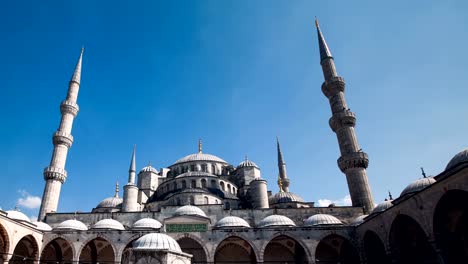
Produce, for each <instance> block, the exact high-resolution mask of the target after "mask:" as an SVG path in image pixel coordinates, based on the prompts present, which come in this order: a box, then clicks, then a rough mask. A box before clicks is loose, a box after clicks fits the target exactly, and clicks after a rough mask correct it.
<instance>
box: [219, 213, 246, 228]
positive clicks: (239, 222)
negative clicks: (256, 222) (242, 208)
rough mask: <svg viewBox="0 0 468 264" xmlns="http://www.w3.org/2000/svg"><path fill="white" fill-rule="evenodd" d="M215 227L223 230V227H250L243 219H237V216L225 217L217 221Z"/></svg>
mask: <svg viewBox="0 0 468 264" xmlns="http://www.w3.org/2000/svg"><path fill="white" fill-rule="evenodd" d="M215 226H216V227H219V228H223V227H250V225H249V223H247V221H245V220H244V219H242V218H240V217H237V216H226V217H224V218H222V219H221V220H219V221H218V222H217V223H216V225H215Z"/></svg>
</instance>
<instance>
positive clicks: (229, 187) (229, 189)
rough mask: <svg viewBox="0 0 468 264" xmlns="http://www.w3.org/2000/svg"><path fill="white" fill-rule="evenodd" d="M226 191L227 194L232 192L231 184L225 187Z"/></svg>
mask: <svg viewBox="0 0 468 264" xmlns="http://www.w3.org/2000/svg"><path fill="white" fill-rule="evenodd" d="M227 191H228V192H232V190H231V184H229V183H228V185H227Z"/></svg>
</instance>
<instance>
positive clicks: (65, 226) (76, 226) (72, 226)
mask: <svg viewBox="0 0 468 264" xmlns="http://www.w3.org/2000/svg"><path fill="white" fill-rule="evenodd" d="M54 229H55V230H80V231H86V230H88V227H87V226H86V225H85V224H84V223H83V222H81V221H78V220H75V219H70V220H65V221H63V222H62V223H60V224H58V225H57V226H56V227H55V228H54Z"/></svg>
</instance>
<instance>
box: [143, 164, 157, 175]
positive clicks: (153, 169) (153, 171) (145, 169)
mask: <svg viewBox="0 0 468 264" xmlns="http://www.w3.org/2000/svg"><path fill="white" fill-rule="evenodd" d="M142 172H152V173H155V174H158V173H159V172H158V170H157V169H155V168H153V166H151V165H148V166H146V167H144V168H143V169H141V170H140V172H139V174H140V173H142Z"/></svg>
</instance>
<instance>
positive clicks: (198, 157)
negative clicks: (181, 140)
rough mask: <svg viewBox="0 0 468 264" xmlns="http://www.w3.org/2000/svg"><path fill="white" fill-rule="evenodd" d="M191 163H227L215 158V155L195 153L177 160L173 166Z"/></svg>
mask: <svg viewBox="0 0 468 264" xmlns="http://www.w3.org/2000/svg"><path fill="white" fill-rule="evenodd" d="M192 161H214V162H221V163H227V162H226V161H225V160H223V159H221V158H219V157H216V156H215V155H211V154H206V153H195V154H190V155H187V156H185V157H183V158H181V159H179V160H177V161H176V162H175V163H174V165H176V164H180V163H185V162H192Z"/></svg>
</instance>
